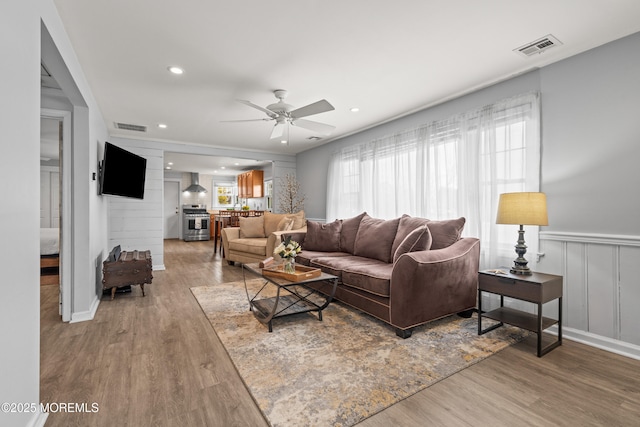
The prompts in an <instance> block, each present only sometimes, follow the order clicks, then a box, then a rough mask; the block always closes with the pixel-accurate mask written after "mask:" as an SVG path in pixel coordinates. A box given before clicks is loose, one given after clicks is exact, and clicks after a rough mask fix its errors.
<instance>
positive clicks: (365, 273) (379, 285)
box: [342, 260, 393, 297]
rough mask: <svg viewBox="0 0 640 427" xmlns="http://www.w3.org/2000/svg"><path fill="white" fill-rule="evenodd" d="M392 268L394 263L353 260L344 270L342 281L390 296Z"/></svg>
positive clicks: (373, 292)
mask: <svg viewBox="0 0 640 427" xmlns="http://www.w3.org/2000/svg"><path fill="white" fill-rule="evenodd" d="M392 270H393V264H387V263H384V262H380V261H374V260H368V262H353V263H351V264H350V265H348V266H347V267H345V269H344V271H343V272H342V283H344V284H345V285H349V286H351V287H353V288H357V289H362V290H363V291H367V292H371V293H372V294H375V295H380V296H384V297H388V296H389V287H390V283H391V272H392Z"/></svg>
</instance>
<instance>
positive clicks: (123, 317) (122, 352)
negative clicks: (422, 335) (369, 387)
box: [40, 240, 640, 427]
mask: <svg viewBox="0 0 640 427" xmlns="http://www.w3.org/2000/svg"><path fill="white" fill-rule="evenodd" d="M164 260H165V266H166V270H165V271H154V272H153V274H154V278H153V283H152V284H151V285H147V286H146V287H145V290H146V294H147V296H146V297H144V298H143V297H142V294H141V292H140V289H139V287H138V286H134V289H133V292H132V293H130V294H117V295H116V298H115V300H113V301H110V300H109V297H108V296H105V297H104V299H103V300H102V302H101V304H100V307H99V308H98V311H97V313H96V316H95V318H94V320H92V321H89V322H82V323H75V324H68V323H62V322H61V321H60V317H59V316H58V314H57V313H58V308H57V301H58V294H57V287H56V286H42V287H41V357H40V360H41V372H40V378H41V381H40V383H41V386H40V389H41V393H40V399H41V402H43V403H53V402H58V403H59V402H74V403H83V402H84V403H87V404H88V407H89V408H91V404H92V403H94V402H96V403H97V404H98V408H99V411H98V412H95V413H93V412H80V413H79V412H76V413H66V412H59V413H51V414H50V415H49V418H48V420H47V423H46V426H116V425H117V426H127V425H128V426H136V427H137V426H178V425H179V426H267V425H268V423H267V422H266V421H265V420H264V418H263V417H262V414H261V412H260V411H259V410H258V408H257V406H256V405H255V403H254V402H253V400H252V398H251V396H250V394H249V393H248V391H247V390H246V388H245V387H244V385H243V383H242V380H241V379H240V377H239V376H238V374H237V373H236V371H235V369H234V367H233V365H232V363H231V361H230V359H229V357H228V356H227V354H226V351H225V349H224V347H223V346H222V345H221V343H220V341H219V340H218V338H217V336H216V334H215V332H214V331H213V329H212V328H211V326H210V324H209V322H208V321H207V319H206V318H205V316H204V314H203V313H202V311H201V309H200V306H199V305H198V303H197V302H196V300H195V298H193V296H192V294H191V292H190V290H189V288H190V287H193V286H201V285H214V284H216V283H223V282H228V281H233V280H240V279H241V277H242V276H241V272H240V269H239V268H238V267H230V266H228V265H227V263H226V262H225V261H223V260H222V259H221V258H220V255H219V254H215V255H214V254H213V242H189V243H186V242H182V241H177V240H167V241H165V254H164ZM389 333H393V331H392V330H390V332H389ZM409 339H410V338H409ZM639 420H640V361H637V360H633V359H629V358H625V357H622V356H618V355H615V354H612V353H608V352H605V351H602V350H598V349H595V348H592V347H588V346H585V345H582V344H578V343H574V342H571V341H567V340H565V341H564V343H563V345H562V346H561V347H559V348H557V349H555V350H553V351H552V352H550V353H549V354H547V355H546V356H544V357H542V358H537V357H536V356H535V339H534V338H533V337H532V338H531V339H528V340H527V341H525V342H523V343H520V344H518V345H516V346H512V347H510V348H508V349H506V350H504V351H502V352H500V353H498V354H497V355H494V356H492V357H490V358H488V359H486V360H484V361H482V362H480V363H477V364H475V365H473V366H471V367H470V368H468V369H466V370H463V371H462V372H459V373H457V374H455V375H453V376H451V377H449V378H447V379H445V380H443V381H441V382H439V383H437V384H435V385H433V386H432V387H430V388H428V389H426V390H423V391H422V392H420V393H417V394H416V395H414V396H411V397H410V398H408V399H405V400H403V401H402V402H400V403H398V404H396V405H394V406H392V407H390V408H388V409H387V410H385V411H383V412H381V413H379V414H376V415H375V416H373V417H371V418H369V419H367V420H365V421H363V422H362V423H361V426H366V427H376V426H385V427H386V426H389V425H402V426H425V425H432V426H480V425H482V426H485V425H491V426H502V425H504V426H507V425H508V426H514V425H528V426H557V425H566V426H577V425H580V426H600V425H610V426H626V425H628V426H632V425H633V426H637V425H638V424H639Z"/></svg>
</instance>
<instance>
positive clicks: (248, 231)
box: [239, 216, 264, 239]
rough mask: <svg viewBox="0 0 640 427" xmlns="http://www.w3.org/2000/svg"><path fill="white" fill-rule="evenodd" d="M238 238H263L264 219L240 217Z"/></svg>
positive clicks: (259, 217)
mask: <svg viewBox="0 0 640 427" xmlns="http://www.w3.org/2000/svg"><path fill="white" fill-rule="evenodd" d="M239 220H240V238H241V239H246V238H251V237H264V218H263V217H262V216H250V217H242V216H241V217H240V218H239Z"/></svg>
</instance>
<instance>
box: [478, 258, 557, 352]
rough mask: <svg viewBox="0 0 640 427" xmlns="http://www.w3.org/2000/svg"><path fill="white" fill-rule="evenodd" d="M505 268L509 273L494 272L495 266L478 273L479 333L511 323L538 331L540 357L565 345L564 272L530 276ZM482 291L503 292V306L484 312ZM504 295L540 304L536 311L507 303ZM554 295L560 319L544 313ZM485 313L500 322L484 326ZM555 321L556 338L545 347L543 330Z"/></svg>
mask: <svg viewBox="0 0 640 427" xmlns="http://www.w3.org/2000/svg"><path fill="white" fill-rule="evenodd" d="M502 271H506V272H507V273H505V274H501V273H495V272H494V270H485V271H481V272H479V273H478V335H482V334H484V333H486V332H489V331H492V330H494V329H496V328H498V327H500V326H502V325H503V324H504V323H508V324H510V325H513V326H517V327H519V328H522V329H526V330H529V331H532V332H535V333H536V334H538V357H542V356H543V355H545V354H547V353H548V352H550V351H551V350H553V349H554V348H556V347H558V346H560V345H562V276H556V275H553V274H544V273H533V274H531V275H530V276H524V275H518V274H511V273H508V271H509V269H508V268H503V269H502ZM482 292H490V293H493V294H497V295H500V308H497V309H495V310H492V311H489V312H487V313H483V312H482ZM504 297H510V298H515V299H519V300H522V301H528V302H531V303H534V304H537V305H538V312H537V315H536V314H531V313H526V312H523V311H520V310H515V309H512V308H508V307H505V306H504ZM555 299H557V300H558V319H557V320H556V319H550V318H548V317H544V316H542V305H543V304H544V303H547V302H549V301H553V300H555ZM483 317H487V318H489V319H493V320H497V321H499V322H500V323H498V324H496V325H493V326H490V327H488V328H486V329H482V318H483ZM556 323H557V324H558V338H557V340H556V341H554V342H552V343H551V344H548V345H547V346H546V347H544V348H542V331H543V330H545V329H547V328H548V327H549V326H551V325H554V324H556Z"/></svg>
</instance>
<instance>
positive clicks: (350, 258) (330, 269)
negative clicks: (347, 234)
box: [310, 254, 379, 278]
mask: <svg viewBox="0 0 640 427" xmlns="http://www.w3.org/2000/svg"><path fill="white" fill-rule="evenodd" d="M367 262H375V261H373V260H370V259H368V258H363V257H359V256H355V255H351V254H346V256H320V257H317V258H314V259H312V260H311V264H310V266H311V267H316V268H319V269H321V270H322V271H324V272H325V273H328V274H333V275H334V276H338V277H339V278H342V273H343V271H344V270H345V269H346V268H347V267H349V266H350V265H353V264H358V263H367ZM378 262H379V261H378Z"/></svg>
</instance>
